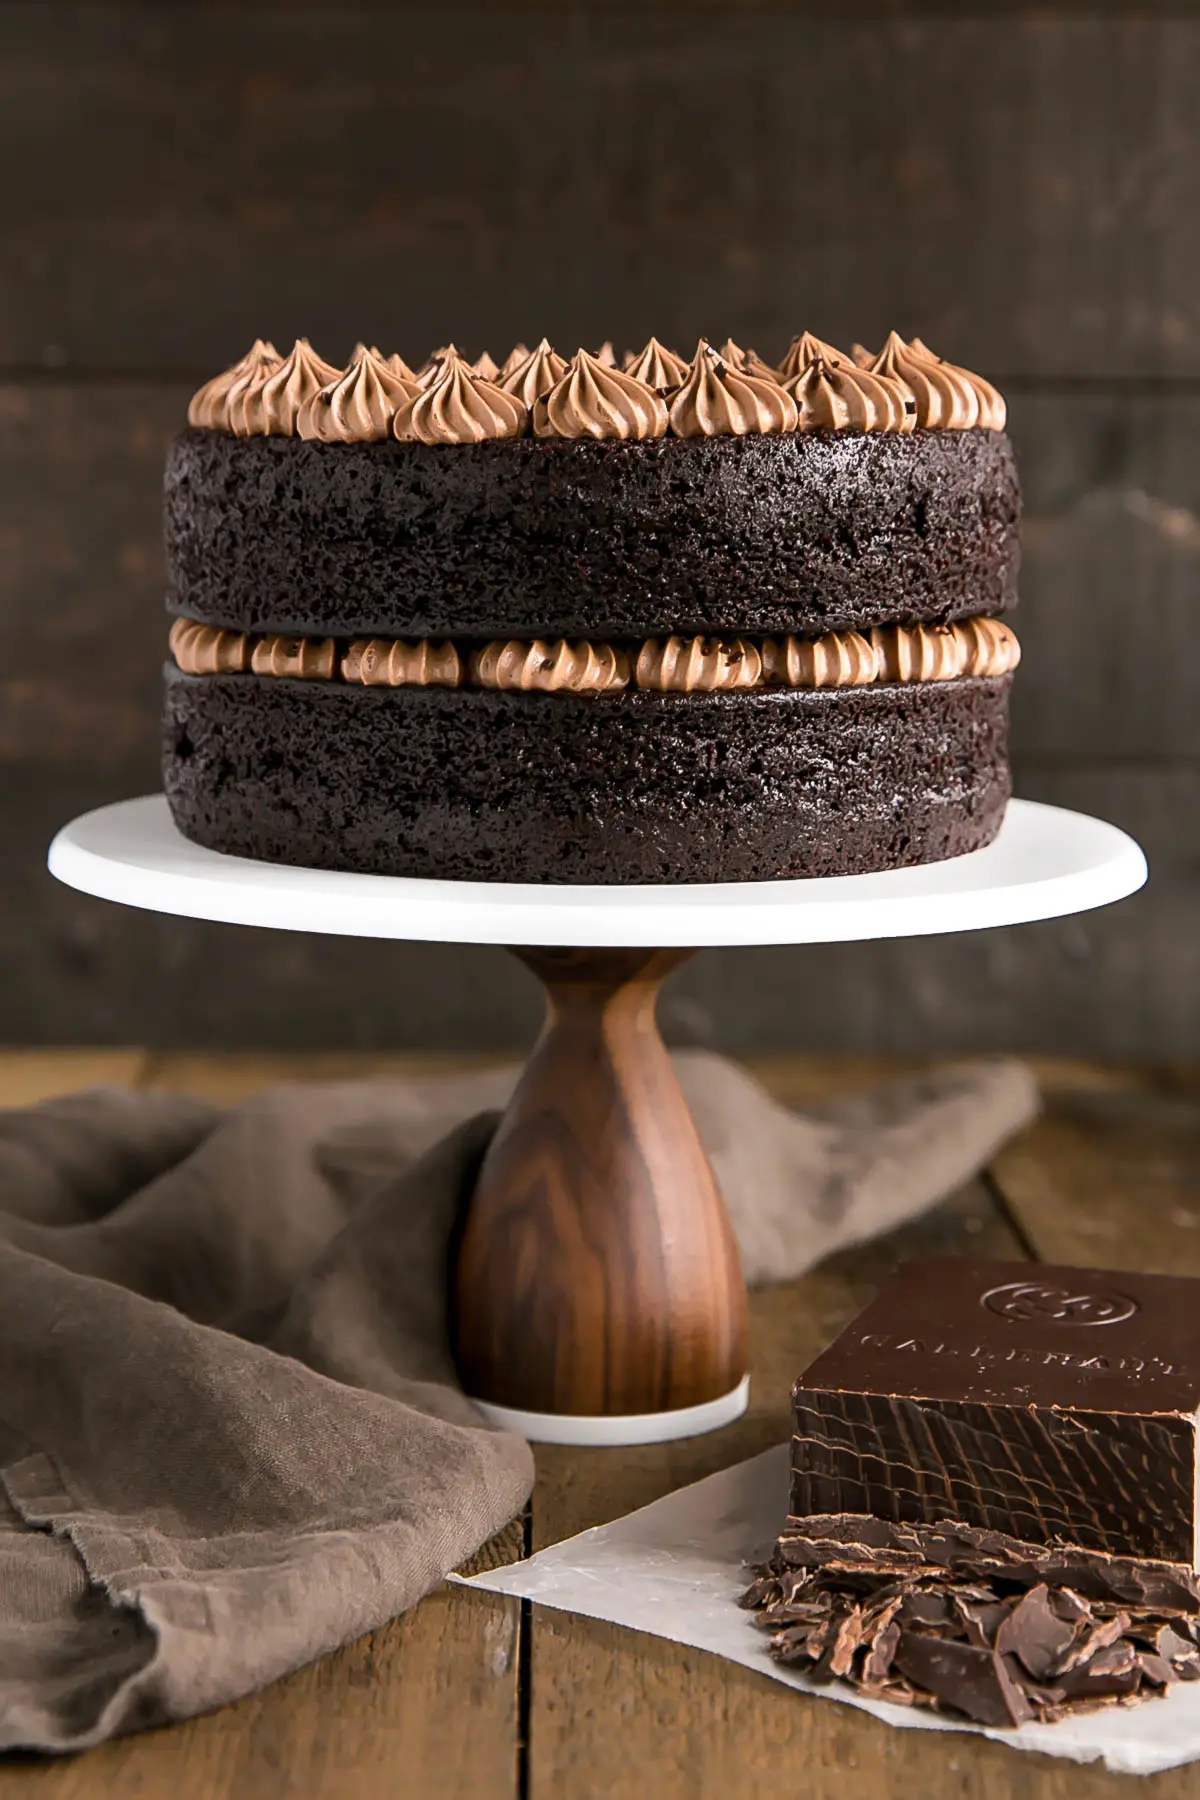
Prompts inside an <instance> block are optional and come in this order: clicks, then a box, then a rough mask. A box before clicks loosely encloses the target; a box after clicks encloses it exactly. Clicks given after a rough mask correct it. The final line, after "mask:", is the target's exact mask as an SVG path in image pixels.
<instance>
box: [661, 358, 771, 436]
mask: <svg viewBox="0 0 1200 1800" xmlns="http://www.w3.org/2000/svg"><path fill="white" fill-rule="evenodd" d="M670 423H671V430H672V431H673V432H674V434H675V436H676V437H719V436H723V435H726V434H732V435H734V436H738V437H741V436H744V435H745V433H746V432H748V431H756V432H771V431H795V429H796V402H795V401H794V400H793V399H792V396H791V395H790V394H789V393H788V392H787V390H786V389H785V388H782V387H780V385H779V383H778V382H777V381H766V380H763V379H762V378H761V377H760V376H757V375H748V374H746V373H745V371H744V370H741V369H733V368H731V367H730V366H729V364H728V363H726V362H725V361H724V359H723V358H722V357H720V356H718V354H717V352H716V351H715V350H714V349H713V347H712V345H711V344H706V343H705V341H704V339H703V338H701V340H700V342H699V343H698V344H697V345H696V355H695V357H694V359H693V361H692V366H691V369H690V371H689V373H688V376H687V379H686V380H685V382H684V384H683V386H682V387H681V388H680V389H679V392H678V393H677V394H676V395H675V396H674V398H673V399H672V401H671V406H670Z"/></svg>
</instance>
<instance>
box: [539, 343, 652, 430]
mask: <svg viewBox="0 0 1200 1800" xmlns="http://www.w3.org/2000/svg"><path fill="white" fill-rule="evenodd" d="M533 429H534V431H535V433H536V434H537V436H538V437H564V438H600V439H619V440H625V441H628V440H630V439H641V438H660V437H662V436H663V434H664V433H665V431H666V429H667V408H666V405H665V404H664V402H663V400H662V398H661V397H660V396H659V395H658V394H656V393H655V391H654V389H653V388H652V387H647V385H646V383H645V382H644V381H639V380H638V379H637V377H636V376H634V375H627V374H626V373H625V371H624V370H623V369H617V368H613V367H610V366H608V365H606V364H605V363H602V362H600V361H599V359H598V358H597V357H595V356H592V355H590V354H589V353H588V351H586V350H579V351H577V352H576V354H575V355H574V356H573V357H572V358H571V361H570V362H569V363H568V364H567V367H566V371H565V373H564V374H563V376H562V379H561V380H560V381H558V382H557V383H556V384H555V385H554V387H552V388H551V390H550V392H549V393H548V394H544V395H543V396H542V397H541V398H540V399H539V400H538V402H537V404H536V405H535V406H534V409H533Z"/></svg>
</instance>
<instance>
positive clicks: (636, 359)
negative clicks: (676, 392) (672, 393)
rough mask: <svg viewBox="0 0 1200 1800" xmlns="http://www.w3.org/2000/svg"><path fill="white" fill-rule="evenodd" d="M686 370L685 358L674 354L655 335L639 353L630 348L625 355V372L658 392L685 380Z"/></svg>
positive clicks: (676, 385) (674, 386)
mask: <svg viewBox="0 0 1200 1800" xmlns="http://www.w3.org/2000/svg"><path fill="white" fill-rule="evenodd" d="M687 372H688V365H687V361H686V359H685V358H684V357H682V356H676V354H675V352H674V351H673V350H668V349H667V347H666V345H665V344H660V343H659V341H658V339H657V338H656V337H652V338H651V339H650V342H649V343H648V344H647V345H646V348H645V349H644V350H643V351H641V352H640V353H638V352H636V351H633V350H631V351H629V352H628V354H627V355H626V357H625V373H626V374H627V375H632V376H634V377H635V378H636V379H637V380H638V381H644V382H645V383H646V385H647V386H648V387H652V388H657V389H658V391H659V392H660V393H661V392H663V391H665V390H666V389H669V388H677V387H678V386H679V384H680V382H682V381H686V380H687Z"/></svg>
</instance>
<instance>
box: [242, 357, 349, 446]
mask: <svg viewBox="0 0 1200 1800" xmlns="http://www.w3.org/2000/svg"><path fill="white" fill-rule="evenodd" d="M341 373H342V371H341V370H340V369H335V368H334V366H333V364H332V363H327V362H326V361H325V359H324V358H323V357H321V356H318V355H317V353H316V351H315V350H314V349H313V347H312V345H311V344H310V343H309V341H308V339H307V338H297V339H296V342H295V343H294V344H293V346H292V349H291V352H290V354H289V355H288V356H286V357H285V358H284V360H283V361H282V362H281V363H279V364H277V365H276V367H275V368H272V369H264V370H262V372H261V373H259V374H257V375H255V376H253V377H252V378H251V379H250V380H249V381H248V382H247V383H246V385H245V386H244V387H241V388H239V389H238V390H237V392H236V393H234V394H232V395H231V396H230V401H229V429H230V430H231V431H232V432H233V434H234V436H235V437H295V435H296V431H297V427H298V425H299V420H300V414H301V412H302V411H303V409H304V407H305V406H306V405H307V404H308V402H309V401H310V400H311V399H313V397H314V396H315V395H316V394H319V393H320V391H321V389H322V388H323V387H327V386H328V385H329V383H330V382H333V381H336V380H337V379H338V377H339V376H340V375H341Z"/></svg>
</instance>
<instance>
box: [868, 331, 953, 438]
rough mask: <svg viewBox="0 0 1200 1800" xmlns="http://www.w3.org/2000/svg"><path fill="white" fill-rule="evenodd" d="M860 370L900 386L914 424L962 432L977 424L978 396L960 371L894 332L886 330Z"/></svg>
mask: <svg viewBox="0 0 1200 1800" xmlns="http://www.w3.org/2000/svg"><path fill="white" fill-rule="evenodd" d="M860 367H865V368H866V369H867V370H868V371H869V372H870V373H871V374H873V375H884V376H887V377H888V379H889V380H891V381H895V382H898V383H899V384H900V387H901V388H902V389H903V390H904V392H905V393H906V394H907V395H908V397H909V398H910V400H911V401H912V418H913V422H914V424H916V425H920V426H922V427H925V428H940V429H942V430H943V431H955V430H957V431H965V430H966V429H968V427H970V426H972V425H975V424H977V423H978V421H979V395H978V394H977V393H976V391H975V389H974V388H973V387H972V385H971V383H970V382H969V381H968V380H967V378H966V376H965V375H964V374H963V373H962V371H961V370H959V369H955V368H953V367H952V366H951V364H949V363H942V362H938V361H936V360H935V359H934V358H933V357H932V356H931V355H930V353H929V351H928V350H925V349H924V347H923V346H922V351H921V352H918V351H914V350H913V349H912V347H911V346H910V345H909V344H906V343H905V341H904V339H903V338H902V337H901V336H900V333H899V332H898V331H889V333H888V335H887V339H886V341H885V343H884V346H883V349H882V350H881V351H880V352H879V354H878V356H876V357H873V358H872V359H871V360H870V361H869V362H867V363H865V364H862V363H860Z"/></svg>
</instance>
